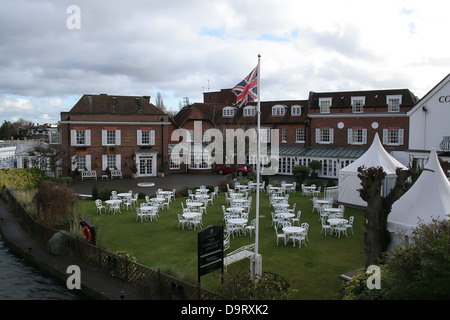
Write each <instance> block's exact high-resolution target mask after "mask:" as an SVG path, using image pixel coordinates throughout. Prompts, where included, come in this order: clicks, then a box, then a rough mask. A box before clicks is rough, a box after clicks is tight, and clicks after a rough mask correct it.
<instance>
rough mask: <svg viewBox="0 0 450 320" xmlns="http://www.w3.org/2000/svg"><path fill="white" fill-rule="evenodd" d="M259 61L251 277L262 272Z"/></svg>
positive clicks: (259, 58) (259, 56)
mask: <svg viewBox="0 0 450 320" xmlns="http://www.w3.org/2000/svg"><path fill="white" fill-rule="evenodd" d="M260 61H261V55H260V54H258V72H257V75H258V80H257V81H258V82H257V96H258V103H257V109H258V110H257V119H258V124H257V131H256V132H257V140H256V141H257V156H256V186H257V187H256V226H255V229H256V230H255V256H254V259H253V270H252V271H253V275H252V277H254V276H256V277H259V276H260V275H261V274H262V261H261V260H262V259H261V255H260V254H259V191H260V190H259V189H260V171H261V167H260V159H259V158H260V152H261V150H260V148H261V146H260V142H261V141H260V140H261V134H260V126H261V124H260V122H261V81H260V80H261V69H260Z"/></svg>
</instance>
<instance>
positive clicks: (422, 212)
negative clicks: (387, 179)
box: [387, 149, 450, 246]
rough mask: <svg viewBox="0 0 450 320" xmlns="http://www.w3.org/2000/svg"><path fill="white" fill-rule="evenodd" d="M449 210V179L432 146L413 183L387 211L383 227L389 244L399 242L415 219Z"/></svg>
mask: <svg viewBox="0 0 450 320" xmlns="http://www.w3.org/2000/svg"><path fill="white" fill-rule="evenodd" d="M448 214H450V182H449V181H448V179H447V177H446V176H445V174H444V171H443V170H442V167H441V165H440V164H439V160H438V157H437V154H436V150H435V149H432V150H431V153H430V157H429V158H428V162H427V164H426V165H425V168H424V170H423V171H422V173H421V174H420V176H419V178H418V179H417V181H416V182H415V183H414V185H413V186H412V187H411V188H410V189H409V190H408V191H407V192H406V193H405V194H404V195H403V196H402V197H401V198H400V199H398V200H397V201H396V202H395V203H394V204H393V205H392V210H391V213H390V214H389V215H388V221H387V222H388V223H387V229H388V231H389V232H390V233H391V240H392V241H391V246H395V245H396V244H400V243H401V241H402V240H403V239H404V237H405V236H409V235H410V234H411V232H412V231H413V229H414V228H416V227H417V226H418V224H419V222H423V223H429V222H431V221H432V220H433V219H448V218H449V216H448Z"/></svg>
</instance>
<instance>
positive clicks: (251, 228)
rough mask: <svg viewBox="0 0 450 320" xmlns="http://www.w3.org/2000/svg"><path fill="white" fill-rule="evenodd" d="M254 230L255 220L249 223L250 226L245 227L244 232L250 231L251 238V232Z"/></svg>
mask: <svg viewBox="0 0 450 320" xmlns="http://www.w3.org/2000/svg"><path fill="white" fill-rule="evenodd" d="M255 229H256V219H253V220H252V221H251V222H250V225H249V226H246V227H245V231H247V230H249V231H250V237H251V236H252V230H255Z"/></svg>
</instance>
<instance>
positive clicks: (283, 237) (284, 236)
mask: <svg viewBox="0 0 450 320" xmlns="http://www.w3.org/2000/svg"><path fill="white" fill-rule="evenodd" d="M274 229H275V233H276V235H277V246H278V240H279V239H283V240H284V245H286V233H278V228H277V226H275V227H274Z"/></svg>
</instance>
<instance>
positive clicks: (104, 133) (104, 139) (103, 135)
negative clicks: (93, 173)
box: [102, 130, 106, 170]
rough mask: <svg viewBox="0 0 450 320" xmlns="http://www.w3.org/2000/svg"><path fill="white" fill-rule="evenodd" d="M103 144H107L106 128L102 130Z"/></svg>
mask: <svg viewBox="0 0 450 320" xmlns="http://www.w3.org/2000/svg"><path fill="white" fill-rule="evenodd" d="M102 146H106V130H102ZM103 170H105V169H103Z"/></svg>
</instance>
